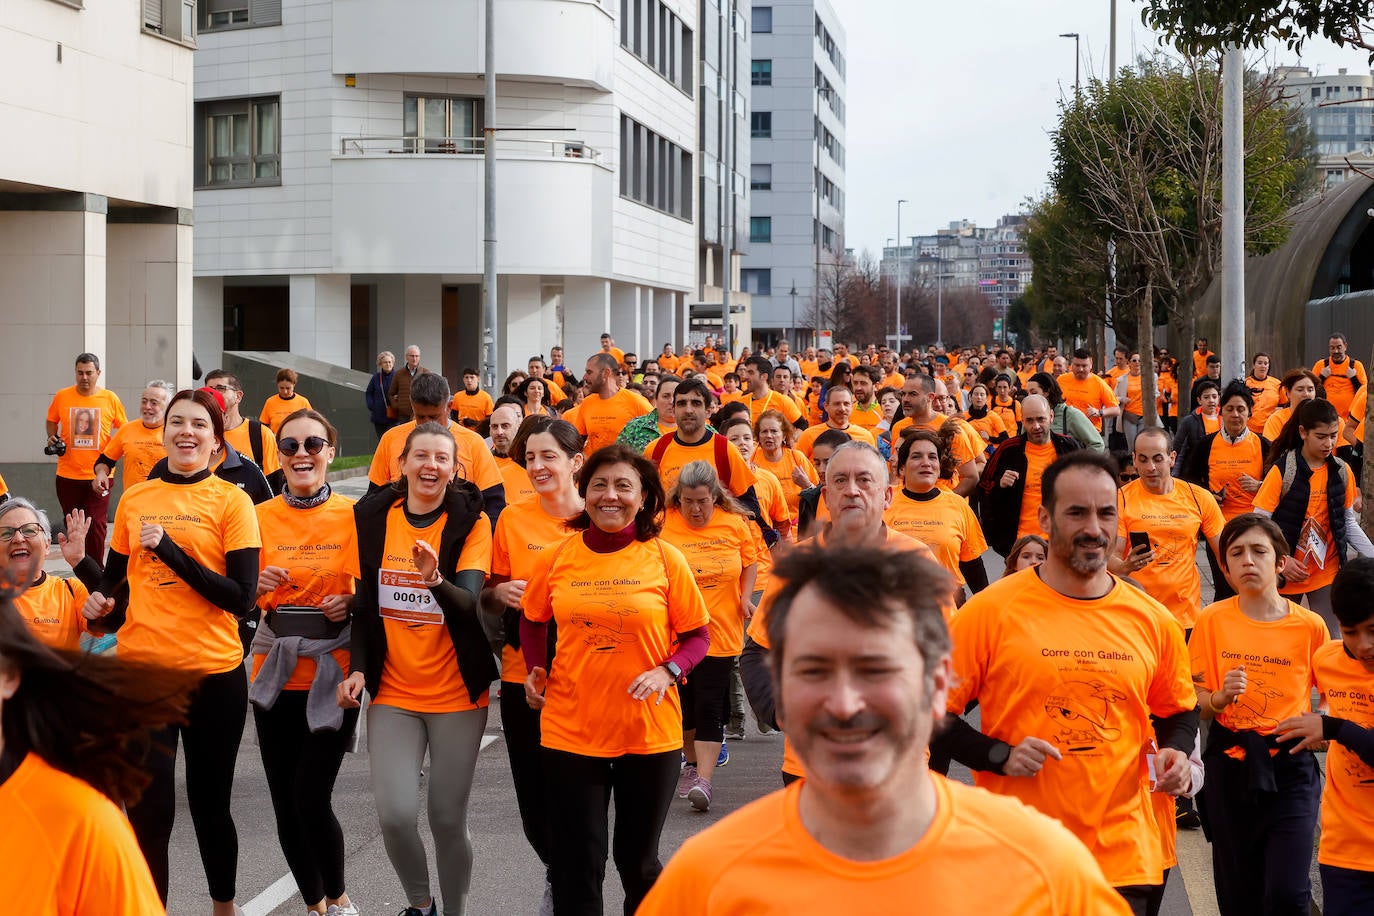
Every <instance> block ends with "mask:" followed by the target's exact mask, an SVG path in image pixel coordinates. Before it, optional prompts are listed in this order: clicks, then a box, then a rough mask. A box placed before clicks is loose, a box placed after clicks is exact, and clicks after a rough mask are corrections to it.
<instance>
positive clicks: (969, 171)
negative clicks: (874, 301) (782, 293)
mask: <svg viewBox="0 0 1374 916" xmlns="http://www.w3.org/2000/svg"><path fill="white" fill-rule="evenodd" d="M831 3H832V5H833V6H834V8H835V11H836V13H837V14H838V15H839V17H840V21H841V22H842V24H843V25H844V27H845V30H846V33H847V36H846V37H847V48H846V58H847V63H848V86H847V94H846V106H847V111H846V115H847V121H846V124H845V130H846V141H845V153H846V163H845V166H846V176H845V183H846V188H845V199H846V200H845V203H846V219H845V222H846V225H845V246H846V247H849V248H853V249H855V251H856V252H862V251H863V250H864V249H868V250H870V251H871V252H873V254H874V255H879V254H880V253H881V249H882V247H883V245H884V244H885V243H886V241H887V239H889V238H893V237H895V236H896V235H897V201H898V200H899V199H905V200H906V201H907V203H906V204H903V205H902V208H901V220H902V223H901V232H902V235H904V236H910V235H913V234H924V233H931V232H934V231H935V230H936V229H938V228H941V227H943V226H946V225H948V224H949V223H950V221H952V220H959V219H968V220H972V221H973V222H975V223H977V224H978V225H980V226H991V225H994V224H995V223H996V221H997V218H998V217H999V216H1002V215H1003V214H1006V213H1014V212H1017V211H1019V210H1020V209H1022V206H1023V204H1024V202H1025V201H1026V199H1027V198H1031V197H1038V196H1040V195H1041V194H1043V193H1044V191H1045V189H1046V184H1047V175H1048V174H1049V170H1050V136H1049V134H1050V131H1052V130H1053V129H1054V125H1055V123H1056V120H1057V114H1058V104H1059V100H1060V99H1061V98H1063V97H1065V96H1066V95H1071V94H1072V92H1073V80H1074V42H1073V39H1071V38H1060V37H1059V33H1061V32H1078V33H1079V35H1080V39H1079V47H1080V52H1081V68H1082V69H1081V72H1082V79H1083V81H1084V82H1085V83H1086V82H1087V80H1088V78H1089V76H1090V75H1097V76H1105V74H1106V72H1107V48H1108V44H1109V35H1110V28H1109V23H1110V0H1031V2H1027V0H956V2H947V0H914V2H913V0H831ZM1141 9H1142V7H1141V4H1140V3H1138V2H1134V3H1133V2H1128V0H1118V6H1117V45H1116V47H1117V52H1116V53H1117V64H1118V66H1121V65H1124V64H1125V63H1127V62H1129V61H1131V60H1133V59H1134V58H1135V57H1136V56H1137V54H1139V53H1142V52H1148V51H1150V50H1152V49H1153V48H1154V47H1155V35H1154V34H1153V33H1152V32H1150V31H1149V30H1148V29H1146V28H1145V27H1144V26H1143V25H1142V24H1141V21H1140V13H1141ZM1247 62H1249V63H1250V64H1251V65H1252V66H1255V65H1259V66H1262V67H1268V66H1273V65H1279V64H1302V65H1304V66H1308V67H1312V68H1314V70H1317V71H1318V72H1322V73H1335V72H1336V70H1337V68H1339V67H1348V68H1349V69H1350V72H1351V73H1356V72H1361V73H1362V72H1365V71H1367V70H1368V69H1370V64H1369V60H1368V55H1367V54H1366V52H1363V51H1360V50H1358V49H1353V50H1343V49H1341V48H1338V47H1336V46H1335V45H1333V44H1330V43H1329V42H1325V41H1321V40H1313V41H1309V42H1308V43H1307V45H1306V46H1305V47H1304V49H1303V55H1302V59H1301V60H1299V59H1298V57H1297V55H1295V54H1293V53H1292V52H1290V51H1288V50H1287V49H1286V48H1284V47H1282V45H1279V46H1278V47H1277V49H1276V50H1272V51H1269V52H1268V53H1267V54H1265V53H1261V52H1259V51H1254V52H1251V53H1248V54H1247Z"/></svg>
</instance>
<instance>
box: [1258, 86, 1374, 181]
mask: <svg viewBox="0 0 1374 916" xmlns="http://www.w3.org/2000/svg"><path fill="white" fill-rule="evenodd" d="M1273 75H1274V76H1276V77H1277V78H1278V79H1279V81H1280V82H1281V84H1282V86H1283V89H1284V101H1286V102H1287V103H1288V104H1289V105H1291V106H1293V107H1296V108H1301V109H1302V111H1303V113H1304V114H1306V115H1307V123H1308V124H1309V125H1311V127H1312V130H1313V132H1314V133H1316V135H1317V155H1318V160H1317V164H1318V167H1319V168H1320V169H1321V171H1322V175H1323V178H1324V182H1325V187H1328V188H1329V187H1331V186H1333V185H1337V184H1340V183H1341V182H1342V181H1345V180H1346V179H1347V178H1350V177H1352V176H1353V175H1354V174H1355V172H1354V171H1353V170H1352V169H1351V166H1354V167H1355V168H1359V169H1363V170H1364V171H1366V172H1368V171H1371V170H1374V72H1371V73H1348V72H1347V71H1346V68H1345V67H1341V68H1340V69H1339V70H1337V71H1336V72H1335V73H1334V74H1330V75H1326V76H1323V75H1321V74H1319V73H1313V72H1312V71H1311V70H1309V69H1308V68H1307V67H1277V68H1275V70H1274V74H1273ZM1347 160H1349V161H1348V162H1347Z"/></svg>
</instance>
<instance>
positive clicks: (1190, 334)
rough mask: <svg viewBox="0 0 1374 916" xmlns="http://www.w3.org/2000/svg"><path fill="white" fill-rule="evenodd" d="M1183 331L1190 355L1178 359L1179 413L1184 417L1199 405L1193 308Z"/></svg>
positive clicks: (1185, 319) (1195, 330)
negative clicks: (1195, 392)
mask: <svg viewBox="0 0 1374 916" xmlns="http://www.w3.org/2000/svg"><path fill="white" fill-rule="evenodd" d="M1183 333H1184V336H1185V337H1186V338H1187V340H1186V343H1185V346H1187V347H1188V355H1187V356H1184V357H1182V358H1180V359H1179V361H1178V408H1177V409H1178V414H1179V419H1182V418H1183V416H1184V414H1185V413H1186V412H1187V411H1190V410H1193V409H1194V408H1196V407H1197V405H1196V404H1194V403H1193V398H1192V393H1193V381H1194V379H1193V354H1194V353H1195V352H1197V351H1196V347H1195V345H1196V344H1197V314H1196V313H1195V312H1194V310H1193V308H1189V309H1188V314H1187V315H1185V316H1184V318H1183Z"/></svg>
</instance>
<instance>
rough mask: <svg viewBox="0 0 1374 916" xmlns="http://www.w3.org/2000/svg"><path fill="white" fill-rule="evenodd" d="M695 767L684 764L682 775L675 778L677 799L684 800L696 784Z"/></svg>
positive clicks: (697, 777) (694, 765) (692, 764)
mask: <svg viewBox="0 0 1374 916" xmlns="http://www.w3.org/2000/svg"><path fill="white" fill-rule="evenodd" d="M699 778H700V777H699V776H697V765H696V764H695V763H688V764H684V765H683V767H682V775H681V776H679V777H678V778H677V797H678V798H686V797H687V793H688V792H690V791H691V790H692V786H694V785H696V784H697V780H698V779H699Z"/></svg>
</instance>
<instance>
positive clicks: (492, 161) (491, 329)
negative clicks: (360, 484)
mask: <svg viewBox="0 0 1374 916" xmlns="http://www.w3.org/2000/svg"><path fill="white" fill-rule="evenodd" d="M486 17H487V21H486V49H485V53H486V81H487V85H486V94H485V96H484V99H483V105H482V108H483V112H482V114H483V119H484V120H485V121H486V125H485V129H484V130H483V136H482V153H483V156H482V162H483V168H482V171H483V176H482V178H483V187H484V193H483V195H482V211H483V212H482V228H483V232H482V259H483V262H484V263H483V265H482V286H483V289H482V306H483V308H482V323H483V324H485V325H486V333H485V334H483V341H484V343H485V344H486V346H485V347H484V348H483V352H482V362H483V363H485V365H484V366H483V367H482V382H483V383H484V384H485V385H486V388H487V390H488V391H490V392H495V391H496V378H497V374H498V372H499V370H498V368H497V353H498V352H499V346H498V343H497V334H498V333H499V329H498V327H497V318H496V0H487V5H486Z"/></svg>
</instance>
